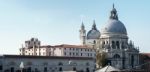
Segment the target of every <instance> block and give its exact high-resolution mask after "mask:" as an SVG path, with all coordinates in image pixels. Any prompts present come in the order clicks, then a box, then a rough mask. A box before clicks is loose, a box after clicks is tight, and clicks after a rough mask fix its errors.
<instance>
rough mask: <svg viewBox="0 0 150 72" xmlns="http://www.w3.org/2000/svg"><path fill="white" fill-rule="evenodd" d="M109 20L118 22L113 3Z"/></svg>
mask: <svg viewBox="0 0 150 72" xmlns="http://www.w3.org/2000/svg"><path fill="white" fill-rule="evenodd" d="M110 19H116V20H118V14H117V10H116V9H115V5H114V3H113V8H112V10H111V15H110Z"/></svg>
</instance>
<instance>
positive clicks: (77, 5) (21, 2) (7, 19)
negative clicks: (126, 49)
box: [0, 0, 150, 54]
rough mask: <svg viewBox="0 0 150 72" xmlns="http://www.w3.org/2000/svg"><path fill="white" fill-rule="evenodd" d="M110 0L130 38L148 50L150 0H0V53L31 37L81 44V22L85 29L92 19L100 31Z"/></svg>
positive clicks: (13, 51)
mask: <svg viewBox="0 0 150 72" xmlns="http://www.w3.org/2000/svg"><path fill="white" fill-rule="evenodd" d="M113 3H114V4H115V8H116V9H117V11H118V16H119V20H120V21H122V22H123V23H124V25H125V26H126V29H127V33H128V36H129V39H130V40H132V41H134V44H135V46H139V49H140V52H150V49H149V48H150V45H149V44H150V32H149V31H150V20H149V18H150V8H149V7H150V0H0V54H19V48H21V47H22V44H24V41H26V40H29V39H30V38H32V37H35V38H38V39H39V40H40V41H41V43H42V45H58V44H80V39H79V29H80V26H81V23H82V22H83V23H84V25H85V28H86V30H87V32H88V31H89V30H90V29H91V26H92V24H93V20H95V22H96V25H97V29H98V30H100V31H101V29H102V27H103V26H104V25H105V23H106V22H107V20H108V19H109V15H110V11H111V9H112V4H113Z"/></svg>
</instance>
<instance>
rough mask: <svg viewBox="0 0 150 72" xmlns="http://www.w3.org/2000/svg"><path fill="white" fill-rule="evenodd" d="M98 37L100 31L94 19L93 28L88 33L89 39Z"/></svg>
mask: <svg viewBox="0 0 150 72" xmlns="http://www.w3.org/2000/svg"><path fill="white" fill-rule="evenodd" d="M98 38H100V32H99V31H98V30H97V28H96V24H95V21H94V24H93V26H92V29H91V30H90V31H89V32H88V33H87V39H98Z"/></svg>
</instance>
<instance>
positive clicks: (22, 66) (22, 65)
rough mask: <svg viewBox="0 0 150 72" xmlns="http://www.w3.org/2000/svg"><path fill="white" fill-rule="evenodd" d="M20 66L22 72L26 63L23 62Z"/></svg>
mask: <svg viewBox="0 0 150 72" xmlns="http://www.w3.org/2000/svg"><path fill="white" fill-rule="evenodd" d="M19 67H20V69H21V72H23V69H24V63H23V62H21V63H20V66H19Z"/></svg>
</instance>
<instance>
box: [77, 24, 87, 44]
mask: <svg viewBox="0 0 150 72" xmlns="http://www.w3.org/2000/svg"><path fill="white" fill-rule="evenodd" d="M79 32H80V41H81V44H83V45H85V44H86V30H85V27H84V24H83V22H82V24H81V29H80V30H79Z"/></svg>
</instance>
